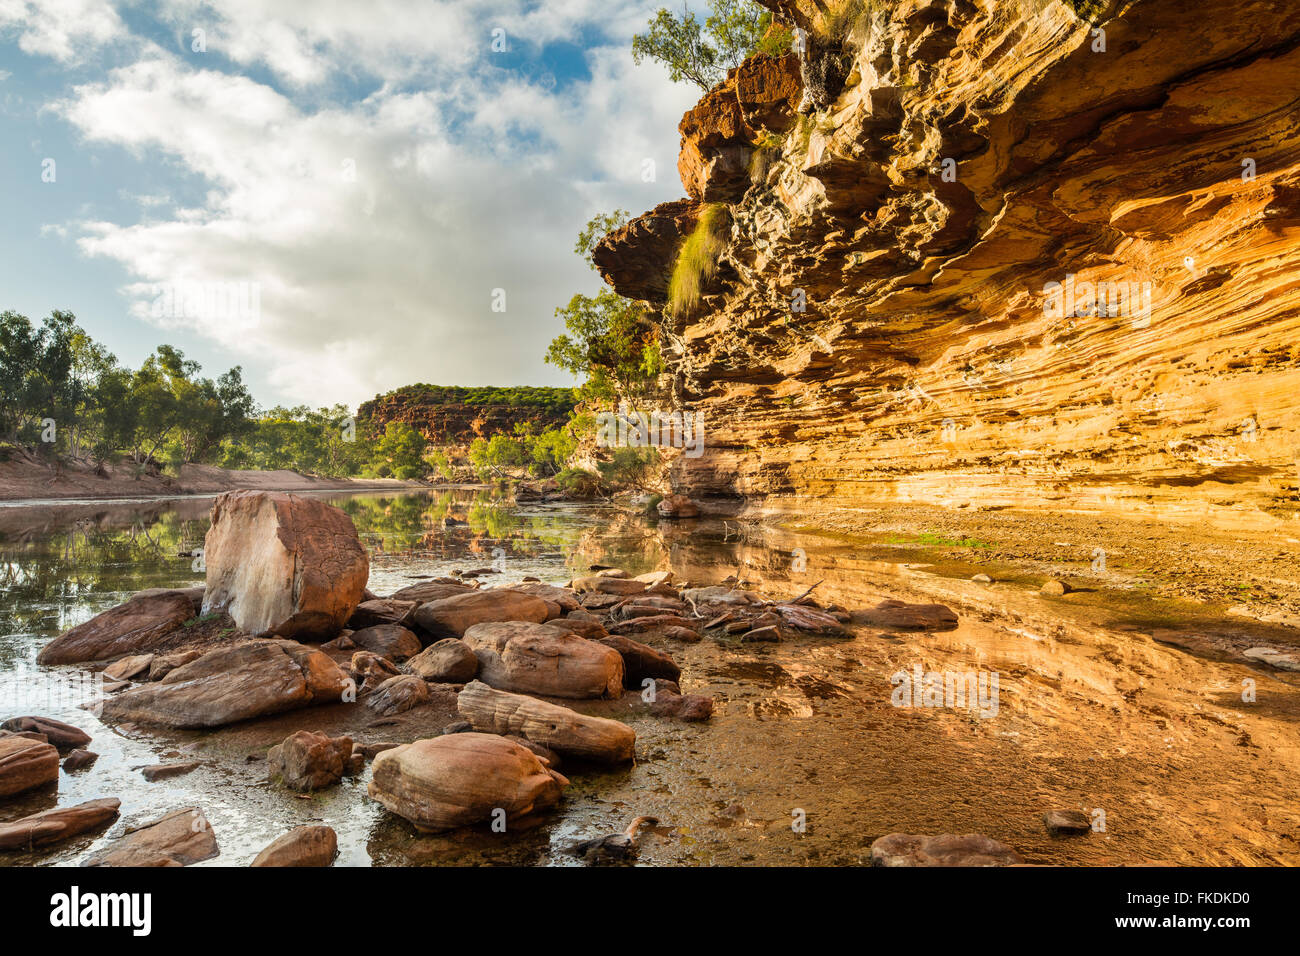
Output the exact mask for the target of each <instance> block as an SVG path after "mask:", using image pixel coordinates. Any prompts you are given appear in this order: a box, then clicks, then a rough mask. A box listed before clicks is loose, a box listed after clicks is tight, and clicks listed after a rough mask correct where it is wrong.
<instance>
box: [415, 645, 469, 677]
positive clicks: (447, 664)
mask: <svg viewBox="0 0 1300 956" xmlns="http://www.w3.org/2000/svg"><path fill="white" fill-rule="evenodd" d="M406 667H407V669H408V670H409V671H410V672H411V673H412V674H417V675H419V676H420V677H423V678H424V679H425V680H427V681H435V682H440V683H448V684H463V683H465V682H466V681H471V680H473V679H474V675H475V674H477V673H478V655H476V654H475V653H474V649H473V648H471V647H470V646H469V645H468V644H466V643H465V642H464V641H462V640H460V639H459V638H455V637H447V638H444V639H443V640H441V641H437V642H436V643H433V644H430V645H429V646H428V647H426V648H425V649H424V650H422V651H421V652H420V653H418V654H416V655H415V656H414V657H412V658H411V659H410V660H409V661H407V662H406Z"/></svg>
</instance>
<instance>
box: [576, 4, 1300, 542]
mask: <svg viewBox="0 0 1300 956" xmlns="http://www.w3.org/2000/svg"><path fill="white" fill-rule="evenodd" d="M764 5H766V6H769V7H771V8H772V9H774V10H775V11H776V12H777V14H778V16H779V17H780V18H781V19H782V20H783V21H784V22H786V23H792V24H795V25H798V26H799V27H801V28H804V29H805V30H807V31H808V34H809V37H810V39H809V41H808V43H807V47H806V51H805V53H804V54H803V56H802V58H801V57H800V56H799V55H797V54H790V55H789V56H787V57H785V58H779V59H778V58H768V57H755V58H751V59H750V60H748V61H746V63H745V64H744V65H742V66H741V67H739V68H738V69H736V70H734V71H732V73H731V75H730V76H729V77H728V79H727V80H726V82H724V83H723V84H721V85H720V86H718V87H717V88H715V89H714V90H712V91H710V92H709V93H708V94H706V96H705V97H704V98H703V99H702V100H701V102H700V104H699V106H697V107H696V108H695V109H693V110H692V111H691V112H690V113H688V114H687V115H686V117H685V118H684V119H683V121H682V125H681V130H680V132H681V135H682V151H681V160H680V163H679V168H680V172H681V174H682V180H683V184H684V186H685V190H686V192H687V194H688V196H687V198H686V199H683V200H681V201H678V202H673V203H666V204H664V205H662V206H660V207H658V208H657V209H655V210H652V211H651V212H649V213H647V214H646V215H644V216H642V217H640V218H639V219H637V220H634V221H633V222H631V223H629V224H628V225H627V226H625V227H623V228H622V229H620V230H617V231H615V232H613V233H611V234H610V235H608V236H606V237H605V239H604V240H603V241H602V243H601V244H600V246H598V248H597V250H596V253H595V255H594V257H593V258H594V260H595V261H596V263H597V265H598V267H599V268H600V270H601V273H602V275H603V276H604V277H605V279H606V281H608V282H609V283H610V284H611V285H612V286H613V287H614V289H615V290H616V291H618V292H620V293H621V294H623V295H627V296H630V297H632V298H637V299H643V300H645V301H647V302H648V303H649V304H650V305H651V306H652V307H653V308H654V309H656V310H657V311H659V312H660V313H661V316H660V318H661V322H662V329H663V346H664V349H663V351H664V355H665V359H666V361H667V365H668V368H669V374H670V376H671V385H670V391H671V395H672V401H673V403H674V405H676V406H677V407H679V408H687V409H692V410H695V411H697V412H699V413H700V414H702V415H703V418H704V423H705V434H706V440H705V450H704V453H703V454H702V455H701V456H699V457H697V458H689V457H685V456H679V457H678V458H676V460H675V461H674V462H673V465H672V475H673V483H674V485H675V486H676V488H677V490H679V491H684V492H686V493H688V494H691V495H693V496H696V497H699V498H701V499H703V500H704V501H705V502H706V504H708V503H709V502H712V503H714V504H715V505H718V506H726V505H728V504H729V503H730V504H731V505H732V506H733V507H734V504H735V503H736V502H737V500H742V501H743V502H744V504H745V506H747V507H748V508H750V509H753V510H762V511H767V512H778V513H779V512H791V513H800V514H813V513H816V512H817V511H826V510H831V509H846V508H849V509H851V508H853V507H856V506H859V505H861V504H862V503H864V502H875V503H880V502H890V501H914V502H934V503H939V504H946V505H951V506H961V505H964V504H966V503H970V504H971V505H972V506H994V507H996V506H1013V507H1015V506H1020V507H1037V506H1041V507H1050V508H1053V509H1058V510H1072V511H1090V510H1112V511H1115V510H1118V511H1129V512H1132V513H1135V514H1145V515H1150V516H1157V517H1161V518H1168V519H1183V520H1197V521H1212V522H1215V523H1220V524H1226V525H1231V524H1233V523H1237V522H1243V523H1247V524H1253V525H1256V526H1258V525H1260V524H1261V523H1262V524H1263V525H1265V526H1267V525H1270V524H1272V525H1276V526H1278V527H1285V528H1288V529H1290V530H1291V531H1292V532H1294V531H1295V530H1297V529H1300V520H1298V519H1300V459H1298V457H1297V456H1298V453H1300V269H1297V267H1296V264H1295V257H1296V250H1297V248H1300V136H1298V134H1300V3H1297V2H1295V0H1290V2H1286V0H1202V2H1199V3H1197V4H1194V5H1193V4H1188V3H1186V2H1185V0H1132V2H1119V0H1112V2H1105V0H1097V2H1083V0H1076V2H1073V3H1067V2H1061V0H1018V2H1017V0H1007V2H1003V0H900V2H891V3H870V2H869V3H849V4H840V5H837V4H834V3H831V4H827V3H822V2H817V0H796V2H793V3H791V2H780V0H770V2H765V4H764ZM828 5H829V6H831V7H835V8H836V10H833V11H829V12H830V13H835V12H837V11H838V10H840V8H842V7H846V8H847V11H846V12H847V16H840V17H828V16H827V13H828V11H827V6H828ZM832 19H835V20H836V21H837V22H836V23H835V24H832V25H830V26H829V27H828V23H829V21H830V20H832ZM801 59H802V62H801ZM709 207H711V208H712V209H714V210H715V211H722V212H725V217H724V218H723V220H722V221H723V222H724V224H725V229H724V232H723V237H724V240H725V248H724V250H723V251H722V253H721V255H720V257H719V259H718V263H717V271H716V274H714V275H713V276H712V277H711V278H709V279H708V280H707V281H706V283H705V284H704V287H703V290H702V296H701V299H700V301H699V303H698V305H696V306H694V307H693V308H677V309H673V308H671V307H669V306H668V305H667V299H668V285H669V278H668V277H669V275H670V273H671V271H672V269H673V266H674V261H675V259H676V253H677V249H678V247H679V245H680V243H681V241H682V240H683V238H684V237H685V236H687V235H688V234H689V232H690V230H691V229H692V228H694V226H695V225H696V223H697V221H698V220H699V219H700V217H701V215H702V213H703V211H704V210H705V209H706V208H709ZM1054 284H1057V285H1054ZM1098 291H1100V292H1101V297H1100V299H1101V300H1100V302H1099V301H1098ZM1148 296H1149V298H1148ZM1148 303H1149V308H1148Z"/></svg>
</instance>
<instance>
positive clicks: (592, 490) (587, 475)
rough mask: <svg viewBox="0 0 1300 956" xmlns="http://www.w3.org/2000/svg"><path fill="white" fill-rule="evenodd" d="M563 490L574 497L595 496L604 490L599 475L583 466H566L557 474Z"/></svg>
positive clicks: (556, 477) (557, 479)
mask: <svg viewBox="0 0 1300 956" xmlns="http://www.w3.org/2000/svg"><path fill="white" fill-rule="evenodd" d="M555 483H556V484H557V485H559V488H560V490H561V491H563V492H564V493H565V494H566V495H569V496H571V497H574V498H594V497H596V496H597V495H599V494H600V493H601V491H602V488H603V484H602V482H601V480H600V476H599V475H594V474H592V473H591V472H589V471H586V470H585V469H582V468H566V469H564V471H562V472H560V473H559V474H558V475H556V476H555Z"/></svg>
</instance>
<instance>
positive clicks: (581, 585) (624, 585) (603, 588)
mask: <svg viewBox="0 0 1300 956" xmlns="http://www.w3.org/2000/svg"><path fill="white" fill-rule="evenodd" d="M646 587H647V585H646V583H645V582H644V581H637V580H634V579H633V578H611V577H607V576H605V575H603V574H592V575H588V576H587V577H582V578H574V579H573V589H574V590H575V591H577V592H579V593H580V594H586V593H591V592H594V593H596V594H608V595H613V596H615V597H628V596H630V595H633V594H640V593H641V592H643V591H644V590H645V589H646ZM579 600H581V601H582V603H583V604H584V605H586V604H587V602H586V600H585V599H582V598H580V599H579ZM615 603H617V602H615Z"/></svg>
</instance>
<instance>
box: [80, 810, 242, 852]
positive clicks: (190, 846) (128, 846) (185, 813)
mask: <svg viewBox="0 0 1300 956" xmlns="http://www.w3.org/2000/svg"><path fill="white" fill-rule="evenodd" d="M218 852H219V851H218V849H217V837H216V834H214V833H213V832H212V826H211V825H210V824H209V823H208V821H207V818H206V817H204V815H203V812H202V811H201V810H199V809H198V808H197V807H187V808H185V809H184V810H176V811H174V812H172V813H169V814H167V815H166V816H165V817H163V818H162V819H160V820H156V821H154V822H153V823H150V824H147V825H146V826H143V827H138V828H136V829H134V830H131V831H130V832H128V833H127V835H126V836H124V837H122V839H120V840H118V841H116V842H115V843H113V844H111V845H110V846H108V847H105V848H104V849H103V850H100V851H99V852H98V853H95V854H94V855H92V856H90V857H88V858H87V859H86V861H85V862H84V863H83V864H82V865H83V866H189V865H190V864H191V863H198V862H200V861H202V860H210V859H212V857H214V856H216V855H217V853H218Z"/></svg>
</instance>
